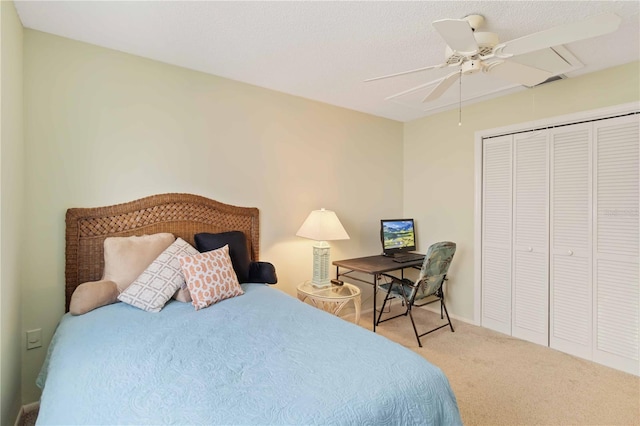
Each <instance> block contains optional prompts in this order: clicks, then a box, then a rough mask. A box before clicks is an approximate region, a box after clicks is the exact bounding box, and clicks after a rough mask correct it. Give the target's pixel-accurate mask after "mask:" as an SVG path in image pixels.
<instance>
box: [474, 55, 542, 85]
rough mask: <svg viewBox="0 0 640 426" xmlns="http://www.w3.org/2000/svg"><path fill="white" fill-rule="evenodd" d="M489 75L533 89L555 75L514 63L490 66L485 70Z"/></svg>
mask: <svg viewBox="0 0 640 426" xmlns="http://www.w3.org/2000/svg"><path fill="white" fill-rule="evenodd" d="M485 72H486V73H487V74H491V75H494V76H496V77H499V78H501V79H503V80H507V81H511V82H513V83H518V84H522V85H524V86H528V87H532V86H535V85H536V84H540V83H542V82H543V81H545V80H547V79H548V78H550V77H552V76H553V74H552V73H550V72H548V71H544V70H541V69H538V68H534V67H530V66H528V65H522V64H519V63H517V62H513V61H500V62H493V63H491V64H488V65H487V66H486V68H485Z"/></svg>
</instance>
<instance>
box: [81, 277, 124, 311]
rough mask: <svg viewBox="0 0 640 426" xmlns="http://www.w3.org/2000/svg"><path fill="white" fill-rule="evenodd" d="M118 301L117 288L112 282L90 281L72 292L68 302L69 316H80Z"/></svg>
mask: <svg viewBox="0 0 640 426" xmlns="http://www.w3.org/2000/svg"><path fill="white" fill-rule="evenodd" d="M117 301H118V286H117V285H116V283H114V282H113V281H90V282H87V283H83V284H80V285H79V286H78V287H76V289H75V290H74V291H73V294H72V295H71V301H70V302H69V312H70V313H71V315H82V314H86V313H87V312H89V311H92V310H94V309H96V308H99V307H101V306H105V305H110V304H112V303H115V302H117Z"/></svg>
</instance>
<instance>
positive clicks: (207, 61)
mask: <svg viewBox="0 0 640 426" xmlns="http://www.w3.org/2000/svg"><path fill="white" fill-rule="evenodd" d="M15 4H16V8H17V10H18V14H19V16H20V19H21V20H22V23H23V25H24V26H25V27H27V28H31V29H35V30H39V31H44V32H47V33H52V34H56V35H59V36H63V37H67V38H71V39H74V40H80V41H84V42H87V43H91V44H95V45H99V46H104V47H108V48H111V49H115V50H119V51H122V52H127V53H131V54H134V55H138V56H142V57H146V58H151V59H155V60H158V61H162V62H166V63H170V64H174V65H179V66H182V67H185V68H190V69H194V70H198V71H203V72H206V73H210V74H214V75H218V76H222V77H226V78H230V79H233V80H238V81H242V82H245V83H249V84H253V85H256V86H261V87H266V88H269V89H273V90H277V91H280V92H285V93H289V94H292V95H297V96H301V97H304V98H308V99H314V100H317V101H321V102H326V103H329V104H332V105H338V106H341V107H345V108H349V109H353V110H357V111H362V112H365V113H369V114H374V115H377V116H381V117H387V118H391V119H394V120H399V121H409V120H413V119H416V118H419V117H423V116H426V115H429V114H432V113H435V112H439V111H443V110H446V109H451V108H455V107H457V102H458V98H459V91H458V89H459V88H458V87H453V88H451V89H450V90H448V91H447V92H446V93H445V95H444V96H443V97H441V98H440V99H438V100H437V101H435V102H431V103H427V104H422V103H421V102H419V101H417V100H414V99H409V98H407V99H398V100H396V101H392V100H385V98H386V97H388V96H390V95H393V94H395V93H398V92H400V91H403V90H406V89H409V88H411V87H414V86H417V85H419V84H423V83H426V82H428V81H432V80H434V79H437V78H440V77H443V76H444V75H446V74H447V73H448V72H450V70H444V69H438V70H430V71H425V72H421V73H416V74H412V75H407V76H402V77H396V78H392V79H388V80H381V81H375V82H369V83H364V82H363V80H364V79H366V78H369V77H375V76H379V75H385V74H390V73H395V72H400V71H405V70H409V69H414V68H420V67H424V66H427V65H436V64H439V63H442V62H443V61H444V48H445V43H444V41H443V40H442V38H441V37H440V36H439V34H438V33H436V32H435V30H434V29H433V27H432V25H431V22H432V21H434V20H438V19H444V18H456V19H458V18H463V17H464V16H467V15H469V14H481V15H483V16H484V17H485V19H486V21H485V24H484V26H483V27H482V28H481V29H480V31H491V32H495V33H497V34H498V36H499V37H500V41H508V40H512V39H515V38H518V37H522V36H525V35H527V34H530V33H534V32H537V31H542V30H544V29H547V28H550V27H553V26H557V25H562V24H565V23H569V22H575V21H580V20H583V19H585V18H587V17H589V16H592V15H598V14H602V13H606V12H613V13H616V14H618V15H619V16H620V17H621V18H622V19H623V21H622V24H621V26H620V29H619V30H618V31H617V32H615V33H612V34H608V35H604V36H601V37H598V38H593V39H589V40H583V41H580V42H575V43H571V44H568V45H565V46H564V47H565V48H566V49H567V50H568V52H569V54H572V55H573V56H574V57H575V59H577V60H578V61H579V63H580V64H582V65H583V66H580V64H579V66H578V67H574V68H577V69H575V70H573V71H570V72H567V73H565V74H566V75H567V76H568V77H569V78H571V77H574V76H577V75H581V74H585V73H589V72H593V71H597V70H601V69H604V68H609V67H612V66H616V65H621V64H625V63H629V62H632V61H637V60H638V59H639V56H640V25H639V24H640V22H639V10H640V2H638V1H548V2H546V1H415V2H396V1H378V2H361V1H353V2H352V1H337V2H334V1H332V2H329V1H317V2H311V1H299V2H271V1H258V2H245V1H242V2H240V1H238V2H233V1H225V2H213V1H195V2H191V1H190V2H188V1H132V2H127V1H123V2H120V1H117V2H116V1H16V2H15ZM517 90H527V89H525V88H524V87H523V86H517V85H514V84H512V83H506V82H505V81H502V80H499V79H497V78H496V77H494V76H490V75H486V74H475V75H471V76H463V78H462V96H463V100H464V103H465V104H468V103H470V102H474V101H478V100H480V99H486V98H489V97H495V96H500V95H504V94H506V93H510V92H513V91H517Z"/></svg>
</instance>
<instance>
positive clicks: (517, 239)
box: [511, 131, 549, 345]
mask: <svg viewBox="0 0 640 426" xmlns="http://www.w3.org/2000/svg"><path fill="white" fill-rule="evenodd" d="M547 139H548V132H547V131H542V132H536V133H534V134H530V133H525V134H520V135H514V137H513V147H514V167H513V169H514V170H513V185H514V188H513V194H514V200H513V282H512V291H513V294H512V325H511V334H512V335H513V336H514V337H518V338H521V339H525V340H528V341H531V342H534V343H538V344H542V345H547V344H548V338H549V337H548V336H549V335H548V329H549V277H548V233H549V230H548V211H549V206H548V192H549V184H548V176H549V171H548V163H549V161H548V140H547Z"/></svg>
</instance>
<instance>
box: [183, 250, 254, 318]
mask: <svg viewBox="0 0 640 426" xmlns="http://www.w3.org/2000/svg"><path fill="white" fill-rule="evenodd" d="M180 265H181V266H182V272H183V273H184V277H185V279H186V281H187V287H189V293H190V294H191V299H192V302H191V303H192V304H193V306H194V307H195V308H196V311H197V310H200V309H202V308H206V307H207V306H210V305H212V304H214V303H216V302H219V301H220V300H224V299H228V298H230V297H235V296H240V295H241V294H244V291H243V290H242V287H240V283H239V282H238V277H237V276H236V273H235V272H234V270H233V265H232V264H231V258H230V257H229V246H224V247H222V248H221V249H218V250H213V251H208V252H205V253H199V254H196V255H194V256H189V257H181V258H180Z"/></svg>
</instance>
